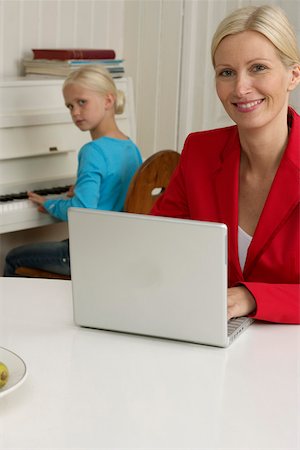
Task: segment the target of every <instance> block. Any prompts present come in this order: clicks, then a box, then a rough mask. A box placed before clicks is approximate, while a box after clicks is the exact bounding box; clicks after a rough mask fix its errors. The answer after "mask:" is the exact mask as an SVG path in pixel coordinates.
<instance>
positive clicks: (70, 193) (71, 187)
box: [67, 185, 74, 197]
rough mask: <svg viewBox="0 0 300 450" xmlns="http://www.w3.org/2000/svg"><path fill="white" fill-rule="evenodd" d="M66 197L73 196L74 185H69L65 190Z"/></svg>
mask: <svg viewBox="0 0 300 450" xmlns="http://www.w3.org/2000/svg"><path fill="white" fill-rule="evenodd" d="M67 197H74V185H72V186H70V187H69V190H68V192H67Z"/></svg>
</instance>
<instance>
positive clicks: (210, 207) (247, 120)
mask: <svg viewBox="0 0 300 450" xmlns="http://www.w3.org/2000/svg"><path fill="white" fill-rule="evenodd" d="M211 48H212V61H213V66H214V69H215V82H216V90H217V94H218V96H219V99H220V100H221V102H222V104H223V106H224V108H225V110H226V112H227V113H228V115H229V116H230V117H231V119H232V120H233V121H234V122H235V124H236V125H235V126H231V127H227V128H222V129H217V130H210V131H204V132H198V133H193V134H191V135H190V136H188V138H187V140H186V142H185V145H184V149H183V152H182V156H181V161H180V164H179V166H178V168H177V170H176V172H175V174H174V176H173V178H172V180H171V182H170V184H169V186H168V188H167V190H166V191H165V193H164V195H163V196H162V197H160V198H159V199H158V201H157V203H156V205H155V206H154V208H153V211H152V213H153V214H155V215H164V216H170V217H182V218H189V219H195V220H206V221H212V222H222V223H225V224H226V225H227V226H228V236H229V242H228V285H229V288H228V319H230V318H232V317H238V316H245V315H251V316H252V317H254V318H256V319H261V320H266V321H270V322H282V323H300V291H299V284H298V283H299V262H300V258H299V217H300V215H299V193H300V184H299V155H300V117H299V115H298V114H297V113H296V111H294V110H293V109H292V108H291V107H289V95H290V93H291V92H292V91H293V90H294V89H295V88H296V87H297V85H298V84H299V82H300V56H299V50H298V48H297V42H296V37H295V34H294V32H293V30H292V27H291V26H290V24H289V22H288V20H287V18H286V16H285V14H284V13H283V11H282V10H281V9H279V8H278V7H275V6H261V7H254V6H249V7H245V8H241V9H238V10H237V11H235V12H233V13H232V14H231V15H230V16H228V17H227V18H225V19H224V20H223V21H222V22H221V23H220V25H219V27H218V29H217V30H216V32H215V35H214V37H213V41H212V47H211ZM198 251H201V249H199V250H198ZM211 282H212V283H213V282H214V280H213V279H212V280H211ZM199 301H201V299H199Z"/></svg>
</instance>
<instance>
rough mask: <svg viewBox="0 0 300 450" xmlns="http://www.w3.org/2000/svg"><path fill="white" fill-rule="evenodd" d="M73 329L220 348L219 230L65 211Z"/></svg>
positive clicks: (223, 294)
mask: <svg viewBox="0 0 300 450" xmlns="http://www.w3.org/2000/svg"><path fill="white" fill-rule="evenodd" d="M68 219H69V238H70V261H71V273H72V292H73V311H74V321H75V323H76V324H77V325H80V326H82V327H90V328H96V329H101V330H110V331H118V332H123V333H134V334H140V335H146V336H153V337H158V338H167V339H175V340H179V341H186V342H193V343H197V344H206V345H213V346H218V347H227V346H228V345H229V344H230V343H231V342H232V341H233V340H234V339H235V338H236V337H237V336H239V335H240V334H241V333H242V332H243V331H244V330H245V329H246V328H247V327H248V326H249V325H250V323H252V319H251V318H239V319H234V320H233V321H230V322H231V324H230V325H229V324H228V322H227V227H226V225H224V224H220V223H211V222H200V221H195V220H184V219H172V218H165V217H155V216H148V215H141V214H130V213H124V212H111V211H99V210H91V209H85V208H70V209H69V211H68Z"/></svg>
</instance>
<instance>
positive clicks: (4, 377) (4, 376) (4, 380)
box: [0, 361, 9, 389]
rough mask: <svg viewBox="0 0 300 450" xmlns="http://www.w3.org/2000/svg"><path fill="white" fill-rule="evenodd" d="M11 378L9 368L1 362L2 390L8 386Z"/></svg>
mask: <svg viewBox="0 0 300 450" xmlns="http://www.w3.org/2000/svg"><path fill="white" fill-rule="evenodd" d="M8 377H9V372H8V368H7V367H6V365H5V364H4V363H3V362H1V361H0V389H1V388H2V387H3V386H5V385H6V383H7V380H8Z"/></svg>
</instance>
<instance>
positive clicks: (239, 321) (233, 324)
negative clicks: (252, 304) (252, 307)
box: [227, 317, 249, 336]
mask: <svg viewBox="0 0 300 450" xmlns="http://www.w3.org/2000/svg"><path fill="white" fill-rule="evenodd" d="M246 321H249V318H248V317H235V318H233V319H230V320H229V321H228V326H227V330H228V331H227V335H228V336H231V335H232V333H234V332H235V331H236V330H237V329H238V328H239V327H240V326H241V325H243V323H244V322H246Z"/></svg>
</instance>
